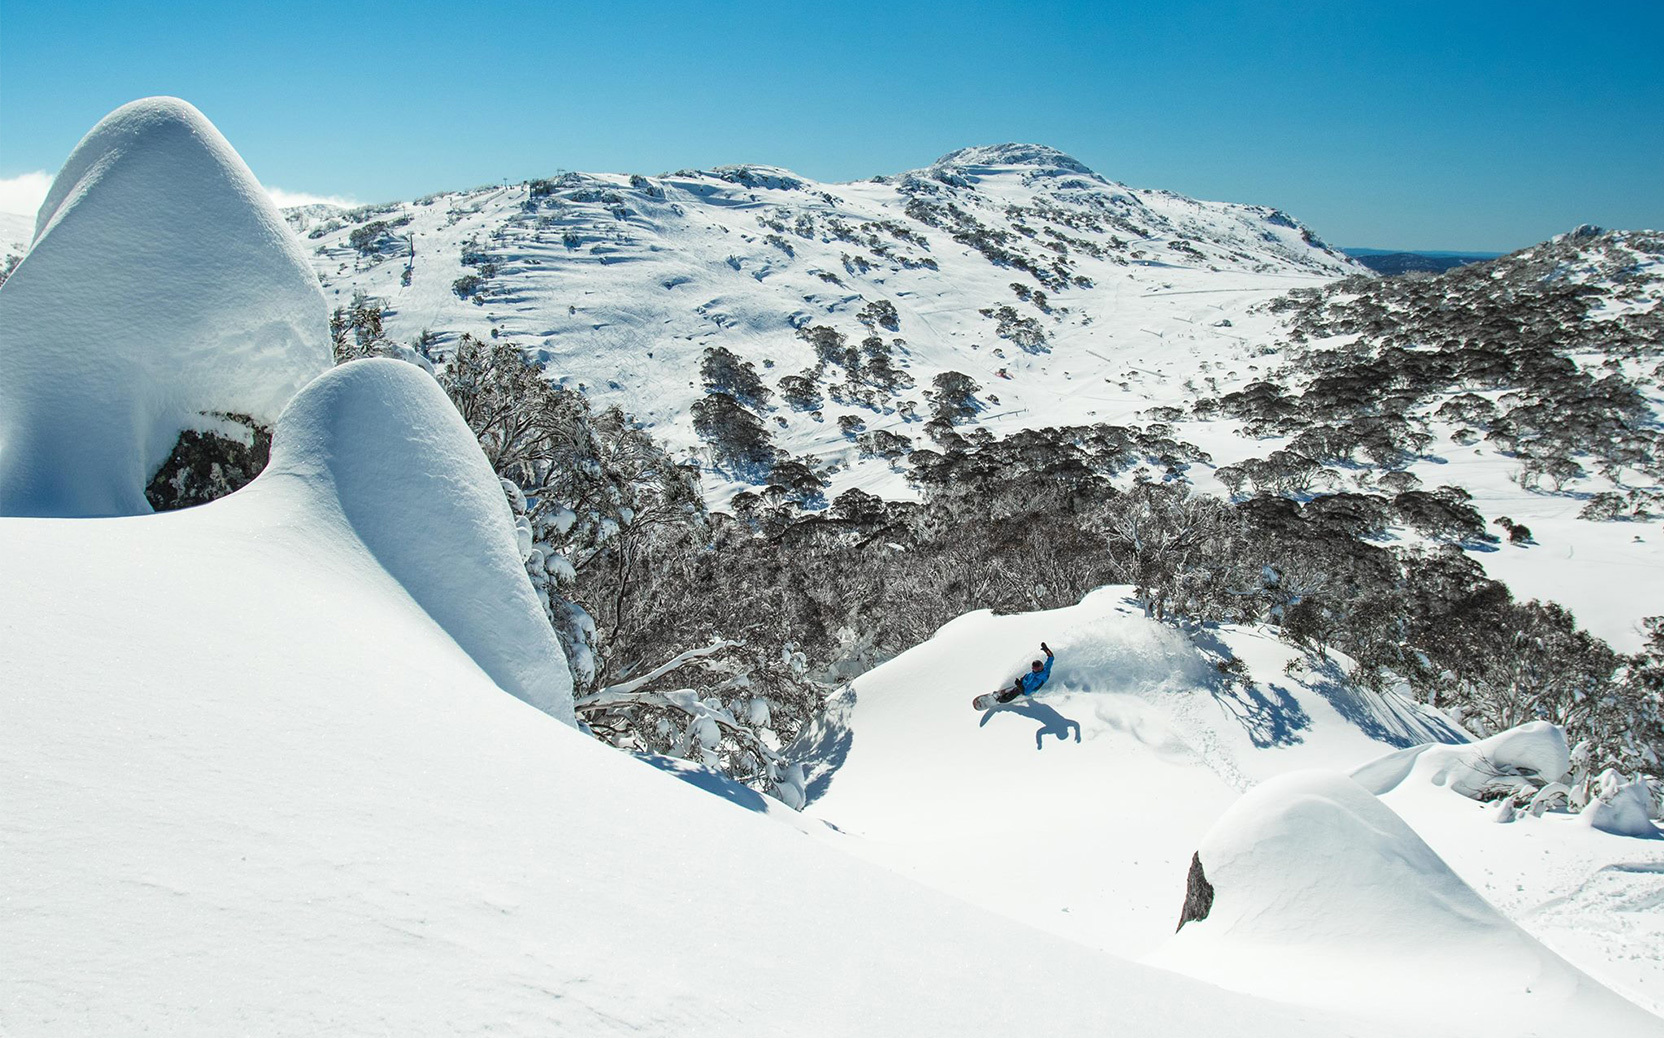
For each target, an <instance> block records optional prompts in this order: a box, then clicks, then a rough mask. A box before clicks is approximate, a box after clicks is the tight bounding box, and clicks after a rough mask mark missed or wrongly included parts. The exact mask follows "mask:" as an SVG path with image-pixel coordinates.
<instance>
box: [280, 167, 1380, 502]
mask: <svg viewBox="0 0 1664 1038" xmlns="http://www.w3.org/2000/svg"><path fill="white" fill-rule="evenodd" d="M291 220H292V222H293V223H294V224H295V225H296V227H297V228H298V229H299V230H301V231H302V233H303V235H304V236H305V238H306V240H307V245H308V247H309V248H310V249H311V250H312V261H313V263H314V265H315V266H316V267H317V270H318V273H319V276H320V277H321V278H322V280H323V282H324V285H325V289H326V292H327V293H328V294H329V296H330V298H331V300H332V301H333V304H334V305H336V306H341V307H350V305H351V302H352V299H353V297H354V294H355V293H363V294H365V295H366V296H367V297H370V298H371V299H374V300H378V301H380V302H382V303H383V304H384V305H385V307H386V311H385V314H384V320H385V329H386V332H387V334H389V335H390V336H392V337H393V338H395V339H399V340H401V341H405V342H416V341H418V340H419V339H421V337H422V336H423V334H424V333H428V334H431V335H433V336H436V337H437V338H436V340H435V346H436V348H438V349H439V350H441V351H442V350H443V349H444V346H445V344H446V343H447V342H448V341H451V340H453V339H454V338H455V336H457V335H458V334H461V333H463V332H467V333H471V334H473V335H475V336H476V337H482V338H483V337H487V336H498V337H502V338H504V339H507V340H510V341H514V342H517V343H519V344H521V345H523V346H524V347H526V348H527V349H529V350H531V351H534V353H535V355H536V356H537V357H538V358H539V359H540V360H542V361H543V362H544V363H545V364H546V365H547V366H548V369H549V371H550V374H551V376H553V377H558V378H559V379H560V380H561V381H562V382H564V383H567V384H576V385H582V386H583V387H584V390H585V392H586V393H587V394H588V395H590V397H591V398H592V399H594V400H595V401H597V402H598V403H601V404H604V405H606V404H617V405H619V406H621V407H623V408H624V409H625V410H626V411H628V412H630V413H631V414H633V415H635V416H636V417H637V418H638V419H640V420H641V421H643V422H645V423H646V424H647V425H648V426H649V427H650V428H652V429H653V431H654V433H655V434H656V435H659V436H661V437H662V438H664V439H666V440H667V441H668V442H669V443H671V444H672V445H674V446H676V447H678V448H694V447H697V446H700V440H699V438H698V437H697V436H696V435H695V434H694V431H693V427H692V424H691V419H690V411H691V407H692V405H693V403H694V402H695V401H696V400H697V399H699V398H700V397H701V396H703V395H704V392H705V389H704V386H703V385H702V380H701V376H700V372H699V367H700V362H701V359H702V357H703V354H704V351H705V350H706V349H707V348H712V347H721V348H724V349H728V350H730V351H732V352H733V353H735V354H736V355H738V356H739V357H741V358H743V359H744V360H747V361H749V362H751V363H753V364H754V365H755V366H756V368H757V369H758V371H759V374H760V375H761V377H762V379H763V381H764V383H765V384H766V385H767V386H768V387H769V388H770V389H771V390H774V391H775V392H776V393H777V394H779V395H778V396H777V397H776V400H775V406H773V407H771V408H770V410H769V415H770V417H771V418H772V421H773V424H772V425H771V427H770V429H771V432H772V433H773V434H774V437H775V441H776V443H777V445H778V446H779V447H781V448H782V449H784V450H786V451H789V452H790V453H791V454H793V455H795V456H799V457H812V458H813V459H814V460H815V463H816V464H817V465H818V466H823V467H830V468H833V469H837V468H839V467H842V466H851V465H855V466H857V470H856V471H855V472H846V473H845V474H843V475H841V476H840V475H837V474H836V473H833V474H832V475H833V484H832V486H833V492H836V491H837V490H841V489H843V488H844V487H846V486H856V485H859V486H862V487H864V488H867V489H876V490H879V491H880V492H883V493H887V494H889V495H891V496H894V495H896V494H905V493H907V488H906V485H905V483H904V482H903V481H902V480H900V479H898V478H896V477H895V476H894V474H893V473H892V472H891V471H890V466H888V465H887V464H885V463H884V462H882V461H879V462H876V463H869V464H865V465H861V464H859V461H860V459H859V458H858V456H857V451H856V449H855V446H854V445H853V443H852V442H851V437H849V436H846V435H845V433H844V431H843V430H841V429H840V427H839V424H838V419H839V418H841V417H843V416H844V415H850V416H853V417H854V418H858V419H859V420H860V421H861V422H862V423H863V426H864V428H866V429H867V430H870V431H889V432H893V433H895V434H898V435H903V436H907V437H908V438H909V439H920V440H921V445H923V442H922V436H921V432H920V429H921V424H922V422H923V421H924V418H925V417H926V416H927V413H928V411H929V404H928V403H927V400H926V396H927V394H928V392H929V391H930V390H931V384H932V380H933V379H934V378H935V377H936V376H937V375H939V374H940V373H942V372H944V371H960V372H963V373H965V374H967V375H969V376H970V377H971V378H973V379H975V380H976V381H977V382H979V383H980V384H981V385H982V386H983V387H984V388H985V390H986V392H987V394H988V396H987V397H986V398H985V400H984V405H985V406H984V408H983V410H984V413H983V414H981V415H980V416H979V423H980V424H981V425H982V426H983V427H985V428H988V429H991V430H993V431H995V432H999V431H1001V430H1004V429H1015V428H1030V427H1034V426H1037V425H1045V424H1061V423H1070V422H1082V421H1092V420H1104V421H1124V420H1126V419H1127V418H1129V417H1130V416H1132V415H1133V414H1134V413H1136V412H1138V411H1140V410H1143V409H1144V408H1147V407H1149V406H1152V405H1153V404H1155V403H1157V402H1166V401H1167V400H1170V399H1176V398H1178V397H1181V396H1182V395H1183V394H1184V392H1185V391H1184V390H1183V389H1181V388H1180V385H1179V384H1180V383H1182V382H1184V381H1185V380H1186V379H1187V378H1189V377H1190V375H1191V374H1193V373H1194V372H1195V370H1196V369H1197V368H1198V367H1199V366H1201V365H1203V364H1204V363H1205V364H1207V365H1209V366H1212V365H1215V364H1218V365H1223V368H1222V370H1221V373H1223V369H1224V368H1232V367H1240V368H1242V369H1243V370H1244V372H1246V370H1247V368H1248V365H1249V364H1251V363H1252V361H1251V360H1250V359H1248V358H1249V353H1250V352H1251V351H1250V350H1248V349H1247V348H1245V347H1244V346H1243V344H1244V342H1245V340H1246V338H1247V335H1248V334H1249V333H1247V332H1246V331H1245V329H1244V328H1240V327H1237V326H1238V325H1241V324H1244V322H1246V326H1247V327H1248V328H1253V327H1257V326H1261V325H1266V324H1269V323H1270V321H1269V319H1267V318H1264V317H1260V318H1255V317H1249V316H1245V311H1246V310H1247V309H1248V308H1249V307H1250V306H1252V305H1253V304H1255V303H1262V302H1264V301H1266V300H1268V299H1270V298H1272V297H1274V296H1277V295H1280V294H1282V293H1283V292H1286V291H1287V290H1288V289H1290V288H1293V287H1297V286H1302V285H1316V284H1320V283H1322V282H1323V281H1325V280H1329V279H1333V278H1335V277H1337V276H1340V275H1344V274H1352V273H1358V272H1360V271H1361V270H1362V268H1361V267H1358V266H1356V265H1355V264H1353V263H1352V261H1350V260H1348V259H1347V258H1346V257H1345V256H1344V255H1342V254H1340V253H1338V252H1336V251H1334V250H1331V249H1329V248H1327V247H1326V246H1324V245H1323V244H1322V243H1321V242H1320V241H1318V240H1317V239H1316V238H1315V236H1313V235H1312V234H1311V233H1310V232H1309V231H1307V230H1306V229H1305V228H1303V227H1301V226H1300V225H1299V224H1298V223H1296V222H1295V221H1294V220H1292V219H1291V218H1289V217H1288V216H1287V215H1285V214H1283V213H1281V212H1278V211H1276V210H1273V209H1269V208H1266V207H1261V206H1246V205H1232V204H1226V203H1215V202H1199V201H1196V200H1194V199H1190V198H1185V197H1183V196H1180V195H1176V194H1173V193H1171V192H1166V191H1146V190H1138V189H1134V188H1129V187H1126V186H1124V185H1121V184H1117V183H1115V182H1113V181H1109V180H1106V179H1104V178H1103V177H1101V176H1099V175H1098V174H1096V173H1093V172H1092V171H1091V170H1089V169H1087V168H1086V167H1084V166H1082V165H1081V164H1080V163H1079V162H1078V161H1076V160H1074V159H1072V158H1070V157H1069V156H1067V155H1064V154H1063V153H1061V152H1058V151H1055V150H1053V149H1050V148H1044V147H1039V146H1033V145H1003V146H999V147H991V148H967V149H964V150H961V151H957V152H954V153H953V154H951V155H947V156H945V157H943V158H942V159H940V160H939V161H938V162H936V163H935V164H933V165H932V166H930V167H928V168H926V169H921V170H916V171H913V172H910V173H905V174H901V175H898V176H892V177H878V178H875V179H874V180H871V181H862V182H858V183H851V184H822V183H817V182H815V181H811V180H808V179H806V178H803V177H800V176H798V175H796V174H794V173H790V172H788V171H786V170H781V169H775V168H771V167H759V166H741V167H725V168H720V169H716V170H709V171H683V172H680V173H674V174H668V175H665V176H661V177H642V176H624V175H614V174H578V173H569V174H566V175H564V176H561V177H559V178H557V179H553V180H547V181H532V182H530V183H526V184H515V185H508V186H503V187H493V188H482V189H477V190H474V191H465V192H458V193H450V194H441V195H435V196H432V197H429V198H424V199H421V200H419V201H417V202H413V203H399V204H394V205H388V206H376V207H369V208H366V209H361V210H356V211H354V212H352V213H351V214H347V215H346V216H337V217H335V218H329V217H327V216H325V215H324V214H322V213H320V212H319V211H317V210H308V211H304V212H293V213H292V214H291ZM874 304H877V307H876V308H875V306H874ZM884 304H889V306H890V307H893V309H886V308H884ZM817 327H823V328H830V329H833V330H834V331H835V332H837V333H838V334H839V335H841V336H842V337H843V339H844V345H843V346H842V347H839V348H838V351H839V352H838V355H837V356H834V357H832V358H831V359H830V361H828V360H826V355H827V354H828V353H830V352H831V350H830V349H828V350H826V351H825V352H822V353H817V349H816V346H815V345H814V343H813V342H811V341H810V340H809V339H808V338H806V337H804V336H803V335H801V334H800V332H801V331H803V330H805V329H813V328H817ZM875 336H876V337H877V339H879V340H881V342H880V343H879V347H881V348H882V350H883V352H884V354H885V355H886V358H887V361H888V363H889V365H890V366H893V368H894V369H895V371H896V373H897V374H896V376H895V377H894V378H887V379H885V380H883V381H882V384H878V383H875V382H872V381H871V380H865V379H864V376H863V373H862V371H861V370H860V365H861V364H862V363H864V364H866V365H867V366H869V367H870V366H871V364H872V361H873V360H874V356H873V351H872V350H868V351H867V354H866V356H864V357H863V356H862V349H863V347H862V344H863V341H864V340H867V339H870V338H872V337H875ZM875 349H876V348H875ZM846 350H847V351H848V352H849V353H852V354H854V355H855V359H856V362H854V363H851V362H848V361H847V360H846V358H845V357H844V356H843V351H846ZM817 366H818V367H819V368H820V374H819V375H818V376H816V377H815V378H814V379H812V381H815V382H817V383H818V387H817V388H816V389H814V391H813V393H814V395H815V396H817V397H822V398H823V399H821V401H820V402H819V404H818V405H816V406H802V407H794V406H792V405H791V404H789V403H787V402H786V401H785V394H784V393H783V392H781V389H780V379H781V378H783V377H787V376H794V375H800V374H801V373H802V372H804V371H805V370H806V369H814V368H816V367H817ZM1152 387H1157V388H1154V389H1152ZM708 485H709V487H710V489H711V490H712V491H713V492H715V493H716V494H717V495H718V497H719V498H721V497H725V496H726V494H725V493H724V492H723V491H724V489H725V488H724V486H723V483H722V482H721V480H720V479H718V478H716V477H714V476H713V478H712V481H711V482H710V483H709V484H708Z"/></svg>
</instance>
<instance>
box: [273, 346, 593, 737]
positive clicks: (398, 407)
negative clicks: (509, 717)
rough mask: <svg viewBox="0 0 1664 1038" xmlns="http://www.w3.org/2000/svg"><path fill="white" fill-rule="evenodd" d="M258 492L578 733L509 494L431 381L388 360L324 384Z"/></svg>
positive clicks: (285, 438) (348, 369)
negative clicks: (368, 565) (295, 514)
mask: <svg viewBox="0 0 1664 1038" xmlns="http://www.w3.org/2000/svg"><path fill="white" fill-rule="evenodd" d="M248 490H249V492H250V493H252V494H255V495H268V494H269V495H282V496H284V497H288V498H290V499H292V500H293V503H294V505H295V507H297V508H298V509H301V510H304V511H305V512H306V513H307V515H308V517H309V518H310V519H311V520H312V521H313V522H315V523H317V524H318V525H319V526H320V527H325V528H330V529H332V530H335V531H339V532H341V533H346V534H349V535H350V536H352V537H353V538H355V539H356V540H358V541H359V542H360V543H362V544H363V545H364V547H366V548H367V549H369V552H370V554H371V555H373V556H374V557H375V559H376V561H377V562H378V563H380V564H381V567H382V568H383V569H384V570H386V571H387V574H388V575H389V576H391V577H392V578H393V579H394V580H395V581H397V582H398V583H399V584H400V585H401V586H402V587H403V588H404V589H405V591H406V592H408V593H409V594H410V597H411V598H413V599H414V600H415V601H416V604H417V605H419V606H421V607H422V609H423V610H424V611H425V612H426V613H427V614H428V615H429V616H431V617H433V619H434V622H436V623H438V624H439V626H441V627H443V628H444V629H445V633H447V634H449V635H450V636H451V637H452V638H453V639H454V640H455V641H456V643H457V645H459V646H460V647H461V648H462V650H463V651H464V652H466V653H468V655H469V656H471V657H473V659H474V662H475V663H478V664H479V665H480V669H481V670H484V671H485V672H486V674H488V675H489V676H490V677H491V679H492V680H493V681H495V682H496V683H497V685H498V686H499V687H501V688H503V689H505V690H507V691H509V692H512V693H513V694H514V695H515V696H517V697H519V698H520V699H523V700H525V701H526V702H528V703H530V704H531V705H533V706H535V707H537V708H538V709H539V710H543V711H545V712H547V713H550V714H553V715H555V716H556V717H559V718H561V719H563V720H565V721H567V722H569V723H575V722H574V721H573V716H572V676H571V673H570V672H569V671H568V670H567V667H566V657H565V656H564V655H563V654H562V652H561V647H560V643H559V642H558V641H557V640H556V638H555V634H554V631H553V629H551V628H550V626H549V623H548V620H547V619H546V618H545V617H544V615H543V610H542V607H541V606H539V605H538V602H537V598H536V595H535V593H534V592H533V591H532V586H531V584H530V582H529V581H528V580H527V579H526V571H525V567H524V566H523V565H522V563H521V561H520V556H519V554H518V552H517V543H518V537H517V534H516V531H515V527H514V514H513V512H512V510H511V509H510V508H509V504H508V500H507V498H505V497H504V496H503V489H502V485H501V483H500V482H499V481H498V479H497V474H496V473H495V472H493V471H492V470H491V465H490V464H489V463H488V462H487V461H486V460H485V455H484V454H482V453H480V448H479V443H478V442H477V441H476V440H475V439H474V434H473V432H472V431H471V430H470V429H469V428H468V426H467V424H465V423H464V422H463V420H462V417H461V416H460V415H458V414H457V412H456V408H455V407H453V406H452V405H451V402H450V400H449V399H448V398H447V397H446V396H445V393H444V391H443V390H441V389H440V388H439V385H438V383H436V382H435V381H434V380H433V379H432V378H431V377H429V376H428V375H426V374H425V373H423V372H422V371H421V370H420V369H418V368H416V367H414V366H412V365H409V364H405V363H401V362H400V361H396V360H387V359H379V358H378V359H371V360H362V361H357V362H355V363H352V364H348V365H345V366H344V367H339V368H336V369H334V370H333V371H330V372H329V373H327V374H325V375H323V376H321V377H319V378H318V379H317V380H315V381H314V382H313V383H312V384H311V385H309V386H307V387H306V388H305V389H304V390H302V392H301V394H300V395H299V396H297V397H296V398H295V400H294V402H293V403H291V404H290V405H289V407H288V408H287V409H286V410H285V411H284V412H283V416H282V417H281V418H280V419H279V420H278V424H277V429H276V432H275V435H274V436H273V438H272V460H271V464H270V465H268V466H267V468H266V471H265V472H264V473H262V474H261V476H260V478H259V479H258V480H257V481H256V483H255V484H254V485H253V486H251V487H250V488H248Z"/></svg>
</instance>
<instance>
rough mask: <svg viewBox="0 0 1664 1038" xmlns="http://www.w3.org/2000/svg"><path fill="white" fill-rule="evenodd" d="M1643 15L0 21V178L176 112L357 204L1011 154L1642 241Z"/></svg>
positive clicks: (1423, 229)
mask: <svg viewBox="0 0 1664 1038" xmlns="http://www.w3.org/2000/svg"><path fill="white" fill-rule="evenodd" d="M1660 40H1664V3H1660V2H1658V0H1639V2H1629V0H1612V2H1603V3H1600V4H1568V3H1563V2H1561V3H1534V2H1507V3H1503V2H1496V3H1490V2H1485V3H1464V2H1461V0H1444V2H1441V3H1421V2H1367V3H1366V2H1347V0H1334V2H1328V3H1316V2H1312V3H1302V2H1290V3H1275V4H1274V3H1182V2H1178V3H1149V2H1146V3H1141V4H1121V3H1043V2H1033V0H1031V2H1028V3H970V2H966V3H957V4H955V3H941V4H936V3H908V2H902V0H892V2H889V3H844V4H812V5H811V4H803V5H799V4H792V3H789V2H782V0H775V2H772V3H750V2H737V0H735V2H725V0H707V2H705V3H702V4H693V3H679V4H663V3H602V2H593V3H586V4H565V3H518V2H496V3H492V2H481V3H472V4H461V3H452V4H437V3H428V2H425V0H407V2H404V3H397V4H393V3H380V2H352V0H347V2H340V0H337V2H335V3H327V4H326V3H311V2H297V3H286V4H274V3H260V2H256V0H247V2H243V3H237V4H231V3H214V4H199V3H189V2H185V3H156V2H152V3H147V4H135V3H125V2H109V3H105V2H98V0H80V2H76V3H73V4H49V3H44V2H32V3H29V2H20V0H11V2H8V3H6V4H5V6H4V9H3V11H0V178H15V177H18V176H20V175H24V174H28V173H31V172H34V171H42V170H44V171H47V172H49V173H50V172H55V171H56V169H57V167H58V165H59V164H60V163H61V162H62V161H63V159H64V158H65V157H66V156H67V154H68V153H69V150H70V149H71V148H73V147H74V145H75V142H76V141H77V140H78V139H79V138H80V136H81V134H83V133H84V132H86V130H87V129H89V128H90V127H91V126H92V125H93V123H94V122H96V121H97V120H98V119H99V118H100V117H101V116H103V115H104V114H105V113H106V112H108V111H109V110H110V109H112V108H114V107H116V106H117V105H119V104H121V103H123V102H125V101H129V100H132V99H133V98H136V97H142V96H146V95H149V94H162V93H165V94H176V95H178V96H181V97H184V98H186V99H187V100H189V101H191V102H192V103H194V104H195V105H196V106H197V107H199V108H201V109H202V110H203V111H204V112H205V113H206V114H207V115H208V117H209V118H211V119H212V120H214V122H215V123H216V124H217V125H218V126H219V127H220V129H221V130H222V131H223V132H224V133H225V135H226V136H227V137H228V138H229V139H230V140H231V142H232V144H233V145H235V146H236V147H237V149H238V150H239V151H240V152H242V154H243V157H244V158H245V159H247V160H248V163H249V165H250V166H251V167H253V169H254V171H255V173H256V174H258V175H259V176H260V178H261V179H262V180H263V181H264V182H265V183H266V184H267V185H268V186H273V185H275V186H278V187H281V188H284V189H287V190H289V191H292V192H308V193H314V194H320V195H334V196H344V197H350V198H353V199H356V200H359V201H378V200H386V199H393V198H408V197H414V196H416V195H420V194H424V193H427V192H430V191H436V190H441V189H448V188H459V187H468V186H473V185H476V184H481V183H486V182H489V181H500V180H503V179H512V180H520V179H523V178H525V177H528V176H537V175H544V174H548V173H551V172H553V171H555V170H559V169H581V170H610V171H622V172H644V173H657V172H661V171H665V170H671V169H679V168H685V167H693V166H709V165H715V164H720V163H729V162H763V163H771V164H775V165H781V166H786V167H789V168H791V169H794V170H796V171H798V172H800V173H803V174H805V175H808V176H811V177H815V178H818V179H823V180H847V179H855V178H860V177H866V176H871V175H873V174H875V173H888V172H895V171H899V170H903V169H910V168H914V167H918V166H922V165H926V164H928V163H929V162H930V161H931V160H932V159H934V158H936V157H937V156H939V155H941V154H943V153H945V152H948V151H951V150H953V149H954V148H957V147H961V146H964V145H967V144H984V143H994V142H999V141H1006V140H1022V141H1037V142H1040V143H1045V144H1050V145H1053V146H1055V147H1059V148H1062V149H1063V150H1064V151H1067V152H1069V153H1071V154H1073V155H1075V156H1076V157H1077V158H1079V159H1081V160H1082V161H1084V162H1085V163H1087V164H1088V165H1090V166H1092V167H1093V168H1094V169H1096V170H1098V171H1099V172H1100V173H1102V174H1104V175H1105V176H1108V177H1110V178H1112V179H1116V180H1122V181H1125V182H1127V183H1129V184H1132V185H1134V186H1139V187H1165V188H1170V189H1172V190H1175V191H1180V192H1183V193H1185V194H1190V195H1195V196H1198V197H1203V198H1213V199H1225V200H1230V201H1240V202H1258V203H1266V204H1271V205H1276V206H1280V207H1282V208H1284V209H1287V210H1288V211H1290V212H1291V213H1293V214H1295V215H1296V216H1297V217H1299V218H1300V219H1302V220H1304V221H1306V222H1307V223H1308V224H1310V225H1311V226H1312V227H1314V228H1315V229H1316V230H1317V232H1318V233H1319V234H1321V235H1322V236H1323V237H1325V238H1326V239H1328V240H1330V241H1331V242H1335V243H1337V244H1344V245H1373V246H1385V247H1403V248H1427V249H1437V248H1446V249H1478V250H1493V251H1500V250H1505V249H1512V248H1516V247H1520V246H1523V245H1526V244H1529V243H1531V242H1534V241H1537V240H1540V239H1542V238H1545V237H1547V236H1549V235H1551V234H1554V233H1557V232H1559V231H1562V230H1566V229H1569V228H1570V227H1572V226H1574V225H1575V224H1577V223H1581V222H1590V223H1599V224H1602V225H1604V226H1610V227H1643V226H1646V227H1654V228H1658V227H1664V57H1661V48H1660V46H1659V41H1660Z"/></svg>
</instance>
